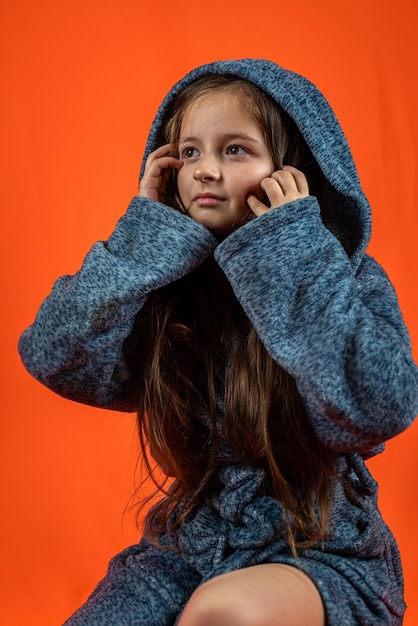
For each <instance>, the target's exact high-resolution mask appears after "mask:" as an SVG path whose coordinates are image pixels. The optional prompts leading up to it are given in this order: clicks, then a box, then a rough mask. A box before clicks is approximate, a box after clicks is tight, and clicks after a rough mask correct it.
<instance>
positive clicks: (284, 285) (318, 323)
mask: <svg viewBox="0 0 418 626" xmlns="http://www.w3.org/2000/svg"><path fill="white" fill-rule="evenodd" d="M208 74H233V75H236V76H241V77H243V78H245V79H247V80H249V81H251V82H253V83H255V84H256V85H258V86H259V87H260V88H261V89H263V90H264V91H266V92H267V93H268V94H269V95H270V96H271V97H272V98H273V100H275V101H276V102H277V103H279V104H280V106H281V107H282V108H283V109H284V110H285V111H286V112H287V113H288V114H289V115H290V117H291V118H292V119H293V120H294V122H295V123H296V125H297V126H298V128H299V130H300V131H301V133H302V135H303V137H304V139H305V141H306V143H307V145H308V146H309V148H310V150H311V151H312V154H313V155H314V158H315V159H316V161H317V163H318V165H319V167H320V169H321V171H322V174H323V177H324V185H323V189H322V192H321V196H320V197H319V198H318V199H317V198H316V197H313V196H309V197H307V198H302V199H299V200H296V201H294V202H290V203H288V204H286V205H284V206H281V207H280V208H278V209H276V210H271V211H269V212H267V213H266V214H264V215H262V216H261V217H258V218H255V219H253V220H252V221H250V222H249V223H247V224H245V225H244V226H242V227H240V228H239V229H238V230H236V231H235V232H233V233H232V234H231V235H229V236H228V237H226V238H225V239H224V240H223V241H221V242H219V241H218V240H217V239H216V238H215V237H214V236H213V234H212V233H211V232H209V231H208V230H207V229H206V228H205V227H204V226H202V225H201V224H199V223H197V222H195V221H193V220H192V219H191V218H190V217H188V216H187V215H184V214H182V213H180V212H178V211H176V210H175V209H173V208H170V207H168V206H166V205H164V204H162V203H160V202H155V201H152V200H150V199H147V198H143V197H135V198H134V199H133V200H132V202H131V204H130V206H129V208H128V210H127V212H126V214H125V215H124V216H123V217H122V218H121V219H120V220H119V222H118V223H117V226H116V228H115V230H114V232H113V233H112V235H111V236H110V238H109V239H108V241H105V242H98V243H96V244H95V245H94V246H93V247H92V249H91V250H90V251H89V253H88V254H87V256H86V258H85V260H84V262H83V265H82V267H81V269H80V270H79V272H77V273H76V274H75V275H74V276H63V277H61V278H59V279H58V280H57V282H56V283H55V285H54V287H53V290H52V292H51V294H50V295H49V297H48V298H47V299H46V300H45V302H44V303H43V304H42V306H41V307H40V309H39V312H38V314H37V317H36V320H35V322H34V324H33V325H32V326H30V327H29V328H28V329H27V330H26V331H25V332H24V333H23V335H22V337H21V339H20V343H19V350H20V354H21V358H22V360H23V362H24V364H25V366H26V368H27V369H28V370H29V372H30V373H31V374H32V375H33V376H35V377H36V378H37V379H38V380H39V381H41V382H42V383H44V384H45V385H47V386H48V387H49V388H51V389H52V390H54V391H55V392H57V393H58V394H61V395H63V396H64V397H66V398H70V399H72V400H76V401H78V402H83V403H86V404H91V405H93V406H98V407H104V408H110V409H115V410H120V411H134V410H135V408H136V406H135V391H134V389H135V381H134V377H133V374H132V371H131V369H130V367H129V365H128V362H127V360H126V358H125V352H124V349H123V347H124V344H125V341H126V339H127V338H128V337H129V336H130V334H131V332H132V329H133V325H134V322H135V319H136V318H137V316H138V313H139V312H140V311H141V309H142V307H143V306H144V304H145V302H146V301H147V299H148V296H149V294H150V293H151V292H153V291H154V290H156V289H159V288H161V287H163V286H165V285H168V284H169V283H172V282H173V281H176V280H178V279H180V278H182V277H184V276H186V274H188V273H190V272H192V271H193V270H195V269H196V268H197V267H198V266H200V265H201V264H202V263H203V262H204V261H205V260H206V259H208V258H209V257H213V258H214V260H215V261H216V263H217V264H218V265H219V267H220V268H221V270H222V271H223V272H224V274H225V275H226V277H227V279H228V281H229V283H230V285H231V287H232V289H233V292H234V294H235V296H236V298H237V299H238V301H239V303H240V305H241V306H242V308H243V309H244V311H245V313H246V314H247V316H248V318H249V319H250V321H251V323H252V324H253V326H254V327H255V329H256V331H257V333H258V335H259V336H260V338H261V340H262V342H263V344H264V346H265V347H266V349H267V350H268V352H269V353H270V355H271V356H272V357H273V358H274V359H275V360H276V361H277V362H278V363H279V364H280V366H281V367H282V368H284V369H285V370H286V371H287V372H289V373H290V374H291V375H292V376H293V377H294V378H295V379H296V382H297V388H298V391H299V393H300V395H301V397H302V399H303V402H304V405H305V408H306V410H307V413H308V416H309V419H310V422H311V424H312V426H313V428H314V429H315V432H316V434H317V435H318V437H319V439H320V440H321V441H322V442H323V443H324V444H325V445H326V446H328V447H329V448H331V449H332V450H334V451H336V452H337V453H338V454H339V462H338V471H339V472H340V474H341V476H344V479H345V482H346V484H348V485H350V489H347V488H343V487H342V483H341V481H339V480H336V481H335V485H334V491H333V494H334V504H333V508H332V517H331V522H330V528H331V536H330V538H329V539H328V540H327V541H325V542H323V543H321V544H320V545H315V546H313V547H311V548H309V549H306V550H304V549H301V550H300V551H299V558H298V559H295V558H294V557H293V556H292V554H291V552H290V550H289V546H288V545H287V543H286V541H285V539H284V528H285V526H286V522H285V520H286V517H285V513H284V511H283V508H282V506H281V505H280V504H279V503H278V502H277V501H276V500H274V499H273V498H270V497H267V496H265V495H263V491H262V483H263V479H264V476H263V472H262V470H260V469H255V468H253V467H251V466H250V465H248V464H245V463H239V462H237V461H236V459H232V458H231V463H229V464H228V463H227V462H225V460H224V462H223V463H222V466H220V467H219V472H218V477H219V485H220V487H219V489H218V490H217V491H216V492H214V493H212V494H211V495H210V498H208V500H207V502H206V503H205V504H204V505H202V506H201V507H200V508H199V509H198V510H197V511H195V512H194V513H193V514H191V515H189V516H188V517H187V518H186V519H185V520H184V522H183V523H182V525H181V527H180V528H179V529H178V531H176V533H175V534H174V535H173V534H172V533H171V534H170V533H167V534H166V535H164V536H163V541H164V542H166V543H167V544H169V546H170V547H171V548H174V549H164V548H161V547H156V546H154V545H151V544H150V543H149V542H148V541H147V540H146V539H145V538H143V539H142V540H141V541H140V543H139V544H137V545H134V546H132V547H130V548H128V549H126V550H125V551H123V552H122V553H121V554H119V555H117V556H116V557H115V558H114V559H112V561H111V562H110V565H109V569H108V572H107V575H106V577H105V578H104V579H103V580H102V581H101V582H100V583H99V585H98V587H97V588H96V589H95V591H94V592H93V593H92V595H91V596H90V598H89V599H88V600H87V602H86V603H85V604H84V605H83V606H82V607H81V608H80V609H79V610H78V611H77V612H76V613H75V614H74V615H73V616H72V617H71V618H70V619H69V620H68V621H67V622H66V624H67V625H68V626H101V625H103V626H110V625H112V626H114V625H118V626H128V625H130V626H140V625H141V626H166V625H167V626H168V625H171V624H175V623H176V621H178V618H179V615H180V614H181V611H182V609H183V607H184V606H185V604H186V603H187V600H188V598H189V597H190V595H191V593H192V592H193V591H194V590H195V589H196V587H197V586H198V585H200V584H201V583H203V582H204V581H207V580H209V579H211V578H213V577H214V576H217V575H219V574H222V573H225V572H230V571H233V570H237V569H239V568H243V567H248V566H251V565H256V564H260V563H287V564H290V565H293V566H295V567H297V568H299V569H301V570H302V571H303V572H305V573H306V574H307V575H308V576H310V577H311V578H312V579H313V581H314V582H315V584H316V585H317V588H318V590H319V592H320V594H321V597H322V599H323V602H324V606H325V610H326V615H327V624H328V625H329V626H343V625H344V626H354V625H355V624H365V625H366V624H367V625H369V626H370V625H372V624H373V625H378V624H382V625H383V624H385V625H393V626H395V625H399V624H401V623H402V617H403V613H404V609H405V605H404V601H403V578H402V569H401V564H400V559H399V554H398V549H397V546H396V543H395V541H394V539H393V536H392V534H391V532H390V531H389V529H388V528H387V526H386V524H385V523H384V521H383V519H382V517H381V514H380V512H379V509H378V504H377V485H376V482H375V481H374V479H373V478H372V477H371V475H370V473H369V471H368V469H367V467H366V465H365V463H364V459H365V458H367V457H369V456H371V455H373V454H376V453H377V452H380V451H381V450H382V449H383V442H384V441H385V440H387V439H389V438H391V437H393V436H395V435H397V434H398V433H400V432H401V431H403V430H404V429H405V428H407V427H408V426H409V425H410V424H411V422H412V421H413V419H414V417H415V415H416V413H417V412H418V393H417V390H418V384H417V383H418V373H417V369H416V366H415V364H414V362H413V359H412V356H411V347H410V341H409V337H408V332H407V330H406V328H405V325H404V322H403V319H402V315H401V312H400V310H399V306H398V302H397V298H396V294H395V292H394V289H393V287H392V286H391V284H390V282H389V280H388V278H387V276H386V274H385V272H384V271H383V270H382V268H381V267H380V266H379V265H378V264H377V263H376V261H374V259H372V258H371V257H370V256H368V255H367V254H366V252H365V250H366V246H367V244H368V241H369V237H370V227H371V214H370V207H369V204H368V201H367V199H366V197H365V196H364V194H363V191H362V189H361V186H360V183H359V179H358V175H357V172H356V169H355V165H354V163H353V159H352V156H351V153H350V150H349V147H348V145H347V142H346V139H345V137H344V134H343V132H342V130H341V128H340V125H339V123H338V121H337V119H336V117H335V115H334V113H333V111H332V110H331V108H330V106H329V104H328V103H327V101H326V100H325V99H324V97H323V96H322V95H321V94H320V93H319V92H318V90H317V89H316V87H315V86H313V85H312V84H311V83H310V82H309V81H308V80H306V79H305V78H303V77H301V76H299V75H297V74H295V73H293V72H290V71H287V70H285V69H282V68H281V67H279V66H277V65H276V64H274V63H272V62H270V61H266V60H261V59H258V60H256V59H244V60H239V61H222V62H217V63H212V64H209V65H205V66H202V67H199V68H197V69H195V70H193V71H192V72H190V73H189V74H188V75H187V76H185V77H184V78H183V79H182V80H181V81H179V82H178V83H177V84H176V85H175V86H174V87H173V88H172V89H171V91H170V92H169V94H168V95H167V96H166V98H165V99H164V101H163V103H162V105H161V107H160V109H159V111H158V113H157V115H156V118H155V120H154V123H153V125H152V128H151V132H150V135H149V138H148V143H147V147H146V153H145V156H144V163H145V159H146V157H147V155H148V154H149V153H150V152H151V151H153V150H155V149H156V148H157V147H158V146H160V145H162V144H163V143H165V141H164V139H163V134H162V129H163V126H164V123H165V120H166V118H167V114H168V112H169V110H170V106H171V104H172V102H173V99H174V98H175V96H176V95H177V94H178V93H179V92H181V91H182V90H183V89H184V87H185V86H186V85H188V84H190V83H191V82H193V81H195V80H196V79H198V78H200V77H202V76H205V75H208ZM143 167H144V165H143ZM318 200H319V201H318ZM218 408H219V412H220V415H219V419H220V420H222V402H221V401H220V402H219V407H218ZM350 493H351V495H350Z"/></svg>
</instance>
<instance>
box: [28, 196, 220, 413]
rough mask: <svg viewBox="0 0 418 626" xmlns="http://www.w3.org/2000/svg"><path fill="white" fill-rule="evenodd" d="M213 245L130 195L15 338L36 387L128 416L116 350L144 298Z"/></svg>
mask: <svg viewBox="0 0 418 626" xmlns="http://www.w3.org/2000/svg"><path fill="white" fill-rule="evenodd" d="M215 246H216V240H215V238H214V237H213V236H212V234H211V233H210V232H209V231H208V230H207V229H205V228H204V227H203V226H201V225H200V224H198V223H197V222H194V221H193V220H192V219H190V218H189V217H187V216H184V215H181V214H180V213H178V212H177V211H175V210H174V209H171V208H169V207H167V206H165V205H163V204H160V203H157V202H153V201H151V200H148V199H145V198H140V197H136V198H134V199H133V200H132V202H131V204H130V206H129V208H128V210H127V212H126V214H125V215H124V216H123V217H122V218H121V219H120V220H119V222H118V224H117V226H116V228H115V230H114V232H113V233H112V235H111V236H110V238H109V240H108V241H106V242H98V243H96V244H95V245H94V246H93V247H92V249H91V250H90V251H89V253H88V254H87V256H86V258H85V260H84V262H83V265H82V267H81V269H80V270H79V272H77V273H76V274H75V275H74V276H63V277H61V278H59V279H58V280H57V281H56V283H55V285H54V286H53V289H52V292H51V294H50V295H49V296H48V297H47V298H46V300H45V301H44V302H43V304H42V305H41V307H40V309H39V311H38V314H37V316H36V319H35V322H34V323H33V325H32V326H30V327H29V328H28V329H27V330H26V331H25V332H24V333H23V335H22V336H21V338H20V341H19V352H20V355H21V358H22V361H23V363H24V365H25V367H26V368H27V369H28V371H29V372H30V373H31V374H32V375H33V376H34V377H35V378H37V379H38V380H39V381H40V382H42V383H43V384H45V385H46V386H47V387H49V388H50V389H52V390H53V391H55V392H56V393H58V394H60V395H63V396H65V397H67V398H70V399H72V400H76V401H78V402H83V403H86V404H91V405H94V406H100V407H108V408H112V409H119V410H133V409H134V408H135V407H134V406H133V388H132V380H131V375H130V370H129V368H128V366H127V364H126V362H125V359H124V357H123V344H124V341H125V339H126V337H127V336H128V335H129V334H130V332H131V330H132V326H133V323H134V320H135V317H136V314H137V313H138V311H139V310H140V309H141V308H142V306H143V305H144V303H145V301H146V299H147V296H148V294H149V293H150V292H151V291H153V290H155V289H157V288H159V287H162V286H163V285H166V284H168V283H170V282H173V281H175V280H177V279H178V278H180V277H182V276H183V275H185V274H187V273H188V272H190V271H191V270H192V269H194V268H195V267H196V266H198V265H199V264H200V263H201V262H202V261H203V260H204V259H205V258H206V257H207V256H209V255H210V254H212V252H213V250H214V248H215Z"/></svg>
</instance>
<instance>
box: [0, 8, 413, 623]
mask: <svg viewBox="0 0 418 626" xmlns="http://www.w3.org/2000/svg"><path fill="white" fill-rule="evenodd" d="M2 5H3V6H2V8H1V19H0V29H1V37H0V46H1V50H0V59H1V61H0V62H1V65H2V68H1V69H2V78H1V83H0V84H1V89H2V96H1V98H0V107H1V109H2V111H1V115H0V124H1V136H2V141H1V144H2V148H3V150H2V164H1V173H2V175H3V176H2V179H3V180H2V183H1V187H0V193H1V212H2V213H1V214H2V219H1V231H0V232H1V246H0V249H1V254H2V255H4V259H3V260H2V267H3V271H2V276H1V280H2V286H1V294H2V302H3V304H2V307H1V315H2V324H1V347H2V358H1V368H2V371H1V378H0V380H1V405H0V406H1V409H2V419H1V424H2V433H1V446H2V450H1V455H0V459H1V465H2V470H3V479H2V489H1V506H2V512H1V518H0V519H1V521H0V524H1V527H0V537H1V541H2V546H1V550H0V555H1V556H0V563H1V565H0V567H1V570H2V571H1V581H0V589H1V596H2V597H1V598H0V623H2V624H8V626H15V625H23V624H24V625H25V626H27V625H28V624H30V625H33V626H35V625H38V624H40V625H41V624H42V626H49V625H51V626H52V625H57V624H61V623H62V622H63V621H64V619H65V618H66V617H67V616H68V615H69V614H70V613H71V612H72V611H73V610H74V609H75V608H76V607H77V606H78V605H79V604H80V603H81V602H82V601H83V600H84V599H85V598H86V596H87V594H88V593H89V591H90V590H91V589H92V588H93V586H94V585H95V583H96V582H97V581H98V580H99V578H100V577H102V575H103V574H104V572H105V568H106V565H107V562H108V560H109V559H110V557H111V556H112V555H113V554H115V553H116V552H117V551H119V550H121V549H123V548H124V547H125V546H127V545H129V544H131V543H133V542H135V541H136V540H137V538H138V533H137V531H136V530H135V527H134V521H133V514H132V513H130V512H128V513H125V514H124V509H125V506H126V505H127V503H128V500H129V496H130V494H131V493H132V491H133V489H134V470H135V461H136V455H137V446H136V440H135V432H134V419H133V417H132V416H131V415H126V416H125V415H122V414H115V413H111V412H106V411H101V410H97V409H89V408H87V407H83V406H81V405H77V404H74V403H72V402H69V401H66V400H64V399H62V398H59V397H57V396H55V395H54V394H52V393H51V392H50V391H48V390H47V389H44V388H43V387H42V386H41V385H39V384H38V383H37V382H36V381H34V380H32V379H31V377H30V376H29V375H28V374H27V373H26V372H25V371H24V369H23V366H22V365H21V363H20V361H19V358H18V355H17V352H16V343H17V339H18V336H19V334H20V332H21V331H22V330H23V329H24V327H26V326H27V325H28V324H29V323H30V322H31V321H32V319H33V317H34V315H35V312H36V310H37V307H38V306H39V304H40V301H41V299H43V297H44V296H46V294H47V293H48V291H49V289H50V286H51V284H52V282H53V280H54V279H55V278H56V277H57V276H58V275H59V274H62V273H72V272H73V271H75V270H76V269H77V268H78V266H79V264H80V262H81V260H82V258H83V256H84V254H85V252H86V251H87V249H88V248H89V247H90V246H91V244H92V243H93V242H94V241H95V240H97V239H100V238H106V237H107V236H108V235H109V234H110V232H111V230H112V228H113V225H114V223H115V222H116V219H117V218H118V217H119V215H121V214H122V213H123V212H124V210H125V208H126V206H127V204H128V202H129V200H130V198H131V196H132V195H134V194H135V192H136V180H137V172H138V169H139V163H140V160H141V155H142V152H143V148H144V143H145V139H146V134H147V131H148V128H149V125H150V123H151V120H152V117H153V115H154V113H155V111H156V108H157V106H158V104H159V102H160V101H161V99H162V97H163V95H164V94H165V92H166V91H167V90H168V89H169V88H170V87H171V85H172V84H173V82H175V81H176V80H177V79H178V78H179V77H180V76H182V75H183V74H184V73H185V72H186V71H188V70H189V69H191V68H192V67H194V66H196V65H199V64H201V63H203V62H207V61H212V60H217V59H220V58H239V57H244V56H263V57H268V58H271V59H272V60H274V61H276V62H278V63H280V64H282V65H284V66H286V67H288V68H290V69H294V70H296V71H298V72H300V73H302V74H304V75H306V76H307V77H309V78H310V79H311V80H312V81H313V82H314V83H316V84H317V85H318V87H319V88H320V89H321V90H322V91H323V92H324V93H325V94H326V96H327V97H328V99H329V100H330V102H331V103H332V105H333V107H334V109H335V110H336V113H337V115H338V117H339V118H340V120H341V122H342V124H343V127H344V129H345V131H346V134H347V136H348V139H349V141H350V144H351V146H352V150H353V153H354V156H355V159H356V161H357V165H358V169H359V172H360V177H361V179H362V182H363V185H364V188H365V190H366V193H367V195H368V197H369V199H370V201H371V203H372V206H373V214H374V231H373V239H372V243H371V246H370V252H371V253H372V254H374V255H375V256H376V257H377V258H378V260H379V261H380V262H381V263H382V264H383V265H384V266H385V268H386V269H387V271H388V272H389V275H390V276H391V278H392V281H393V282H394V284H395V286H396V288H397V291H398V294H399V299H400V303H401V307H402V310H403V312H404V316H405V319H406V322H407V324H408V326H409V328H410V331H411V336H412V340H413V344H414V346H415V355H417V347H418V322H417V318H416V310H417V299H418V290H417V274H418V271H417V264H416V261H415V250H416V246H417V244H416V238H417V223H418V219H417V212H416V204H415V203H416V198H417V195H418V194H417V191H418V190H417V179H418V177H417V146H418V124H417V111H418V91H417V80H416V79H417V76H416V63H417V59H418V44H417V39H418V38H417V35H416V23H417V19H416V8H415V6H416V3H415V0H400V1H399V2H397V3H394V2H393V1H388V0H372V1H367V0H351V1H350V2H338V0H316V1H315V2H313V1H312V0H298V2H296V3H290V2H287V3H286V2H282V3H280V2H277V1H275V2H273V1H272V0H264V2H254V3H253V4H251V3H249V2H248V3H245V2H242V0H229V2H226V1H225V0H212V1H211V2H208V3H196V2H195V1H191V0H182V1H181V2H173V0H170V1H167V0H160V2H147V1H145V0H135V1H133V0H119V1H118V0H100V1H99V0H72V1H71V2H70V1H69V0H68V1H62V2H56V1H55V0H36V2H35V1H34V0H15V1H14V2H6V1H5V0H3V2H2ZM417 444H418V426H417V424H415V425H414V426H412V427H411V429H410V430H409V431H408V432H407V433H405V434H402V435H401V436H399V437H398V438H396V439H395V440H394V441H391V442H390V443H389V444H388V447H387V451H386V453H385V454H384V455H381V456H380V457H378V458H377V459H375V460H374V461H372V462H371V466H372V469H373V471H374V473H375V475H376V477H377V478H378V480H379V481H380V484H381V507H382V509H383V511H384V514H385V517H386V519H387V521H388V523H389V524H390V526H391V527H392V529H393V531H394V532H395V534H396V536H397V538H398V540H399V544H400V548H401V552H402V555H403V561H404V568H405V576H406V596H407V601H408V604H409V610H408V612H407V617H406V619H405V624H406V625H407V626H413V625H414V624H417V623H418V593H417V581H418V545H417V540H416V528H417V527H418V502H417V489H416V485H415V480H416V476H417V469H418V461H417V459H416V453H415V454H414V448H416V447H417Z"/></svg>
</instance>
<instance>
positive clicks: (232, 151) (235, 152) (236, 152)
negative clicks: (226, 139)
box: [226, 145, 247, 156]
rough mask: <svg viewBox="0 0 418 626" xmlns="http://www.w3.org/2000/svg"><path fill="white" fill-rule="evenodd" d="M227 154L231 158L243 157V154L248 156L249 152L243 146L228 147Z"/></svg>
mask: <svg viewBox="0 0 418 626" xmlns="http://www.w3.org/2000/svg"><path fill="white" fill-rule="evenodd" d="M226 154H229V155H231V156H241V154H247V150H246V149H245V148H243V147H242V146H236V145H233V146H228V148H227V149H226Z"/></svg>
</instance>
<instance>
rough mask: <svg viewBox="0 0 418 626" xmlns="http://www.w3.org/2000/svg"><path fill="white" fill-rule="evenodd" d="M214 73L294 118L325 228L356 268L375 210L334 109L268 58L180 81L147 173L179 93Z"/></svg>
mask: <svg viewBox="0 0 418 626" xmlns="http://www.w3.org/2000/svg"><path fill="white" fill-rule="evenodd" d="M208 74H233V75H235V76H239V77H241V78H245V79H247V80H249V81H251V82H252V83H254V84H255V85H257V86H258V87H260V88H261V89H263V90H264V91H265V92H266V93H268V94H269V95H270V97H271V98H272V99H273V100H274V101H275V102H277V103H278V104H279V105H280V106H281V107H282V108H283V109H284V110H285V111H286V112H287V113H288V114H289V115H290V117H291V118H292V119H293V121H294V122H295V123H296V125H297V126H298V128H299V130H300V132H301V134H302V136H303V137H304V139H305V141H306V143H307V145H308V146H309V148H310V150H311V152H312V154H313V156H314V158H315V160H316V161H317V163H318V165H319V168H320V170H321V172H322V176H323V179H324V180H323V184H322V185H321V192H320V194H318V195H319V197H318V201H319V204H320V207H321V216H322V220H323V222H324V224H325V226H326V227H327V228H328V229H329V230H330V231H331V232H332V233H333V234H334V235H335V236H336V237H337V238H338V239H339V240H340V242H341V244H342V245H343V246H344V248H345V250H346V252H347V254H348V256H349V257H350V259H351V262H352V264H353V266H354V267H357V266H358V264H359V263H360V261H361V258H362V256H363V254H364V252H365V249H366V246H367V244H368V242H369V238H370V231H371V211H370V206H369V203H368V201H367V199H366V197H365V195H364V193H363V191H362V189H361V185H360V181H359V178H358V174H357V170H356V167H355V164H354V161H353V158H352V155H351V151H350V148H349V146H348V143H347V140H346V138H345V135H344V133H343V130H342V128H341V126H340V124H339V122H338V120H337V118H336V116H335V113H334V112H333V110H332V108H331V106H330V105H329V103H328V102H327V100H326V99H325V97H324V96H323V95H322V94H321V92H320V91H319V90H318V89H317V88H316V87H315V85H313V84H312V83H311V82H310V81H309V80H307V79H306V78H304V77H303V76H300V75H299V74H296V73H295V72H292V71H290V70H286V69H284V68H282V67H280V66H278V65H277V64H276V63H273V62H272V61H268V60H265V59H241V60H228V61H218V62H215V63H210V64H207V65H202V66H201V67H198V68H196V69H194V70H192V71H191V72H189V73H188V74H186V76H185V77H184V78H182V79H181V80H180V81H178V82H177V83H176V84H175V85H174V86H173V88H172V89H171V90H170V92H169V93H168V94H167V96H166V97H165V98H164V100H163V102H162V104H161V106H160V108H159V110H158V112H157V115H156V117H155V119H154V122H153V124H152V127H151V131H150V134H149V136H148V141H147V145H146V150H145V155H144V160H143V163H142V168H141V174H142V172H143V169H144V165H145V160H146V158H147V156H148V154H149V153H150V152H152V151H153V150H155V149H156V148H157V147H159V146H160V145H162V144H163V143H164V140H163V130H162V129H163V128H164V125H165V120H166V118H167V114H168V111H169V110H170V107H171V104H172V102H173V100H174V99H175V97H176V96H177V94H179V93H180V92H181V91H182V90H183V89H184V88H185V87H186V86H187V85H188V84H190V83H192V82H193V81H195V80H197V79H198V78H201V77H202V76H206V75H208Z"/></svg>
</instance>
